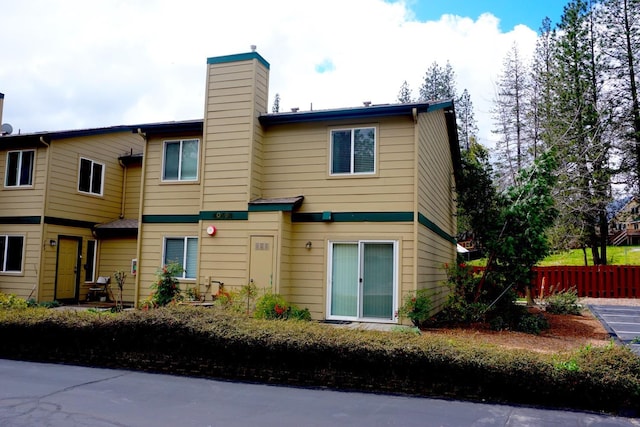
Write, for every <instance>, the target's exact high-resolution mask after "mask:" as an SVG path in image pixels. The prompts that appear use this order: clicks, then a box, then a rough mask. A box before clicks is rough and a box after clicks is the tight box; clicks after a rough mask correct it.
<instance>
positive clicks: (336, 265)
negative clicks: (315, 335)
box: [328, 241, 397, 320]
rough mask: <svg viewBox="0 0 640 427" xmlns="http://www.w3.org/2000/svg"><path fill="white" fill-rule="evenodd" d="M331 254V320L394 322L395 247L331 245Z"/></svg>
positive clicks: (386, 244) (363, 243)
mask: <svg viewBox="0 0 640 427" xmlns="http://www.w3.org/2000/svg"><path fill="white" fill-rule="evenodd" d="M329 251H330V254H329V255H330V256H329V262H330V266H329V267H330V268H329V301H328V306H329V307H328V313H329V316H328V317H329V318H332V319H345V320H356V319H378V320H394V311H395V303H394V301H395V290H396V276H397V275H396V265H397V253H396V252H397V251H396V243H395V242H389V241H358V242H331V243H330V245H329Z"/></svg>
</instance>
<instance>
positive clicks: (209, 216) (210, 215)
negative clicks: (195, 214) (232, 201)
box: [200, 211, 249, 221]
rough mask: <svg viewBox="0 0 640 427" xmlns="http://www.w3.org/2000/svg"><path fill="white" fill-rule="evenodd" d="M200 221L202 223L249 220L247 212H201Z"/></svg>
mask: <svg viewBox="0 0 640 427" xmlns="http://www.w3.org/2000/svg"><path fill="white" fill-rule="evenodd" d="M200 219H201V220H203V221H211V220H214V219H215V220H229V221H233V220H238V221H246V220H248V219H249V212H248V211H201V212H200Z"/></svg>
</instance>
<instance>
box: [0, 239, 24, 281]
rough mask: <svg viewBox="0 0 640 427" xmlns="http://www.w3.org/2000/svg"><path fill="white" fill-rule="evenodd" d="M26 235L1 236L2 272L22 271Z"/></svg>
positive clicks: (0, 262)
mask: <svg viewBox="0 0 640 427" xmlns="http://www.w3.org/2000/svg"><path fill="white" fill-rule="evenodd" d="M23 248H24V236H6V235H5V236H0V273H19V272H21V271H22V253H23Z"/></svg>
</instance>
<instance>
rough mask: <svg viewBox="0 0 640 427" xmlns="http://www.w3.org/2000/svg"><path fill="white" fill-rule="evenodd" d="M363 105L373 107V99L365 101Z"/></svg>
mask: <svg viewBox="0 0 640 427" xmlns="http://www.w3.org/2000/svg"><path fill="white" fill-rule="evenodd" d="M362 105H364V106H365V107H371V101H364V102H363V103H362Z"/></svg>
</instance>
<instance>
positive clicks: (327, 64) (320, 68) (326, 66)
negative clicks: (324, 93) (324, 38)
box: [316, 58, 336, 74]
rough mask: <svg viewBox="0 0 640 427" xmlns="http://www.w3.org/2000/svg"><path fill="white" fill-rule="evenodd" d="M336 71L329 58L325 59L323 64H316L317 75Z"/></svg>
mask: <svg viewBox="0 0 640 427" xmlns="http://www.w3.org/2000/svg"><path fill="white" fill-rule="evenodd" d="M335 69H336V66H335V65H333V62H332V61H331V60H330V59H329V58H325V59H324V60H323V61H322V62H321V63H319V64H316V73H319V74H323V73H327V72H330V71H333V70H335Z"/></svg>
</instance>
